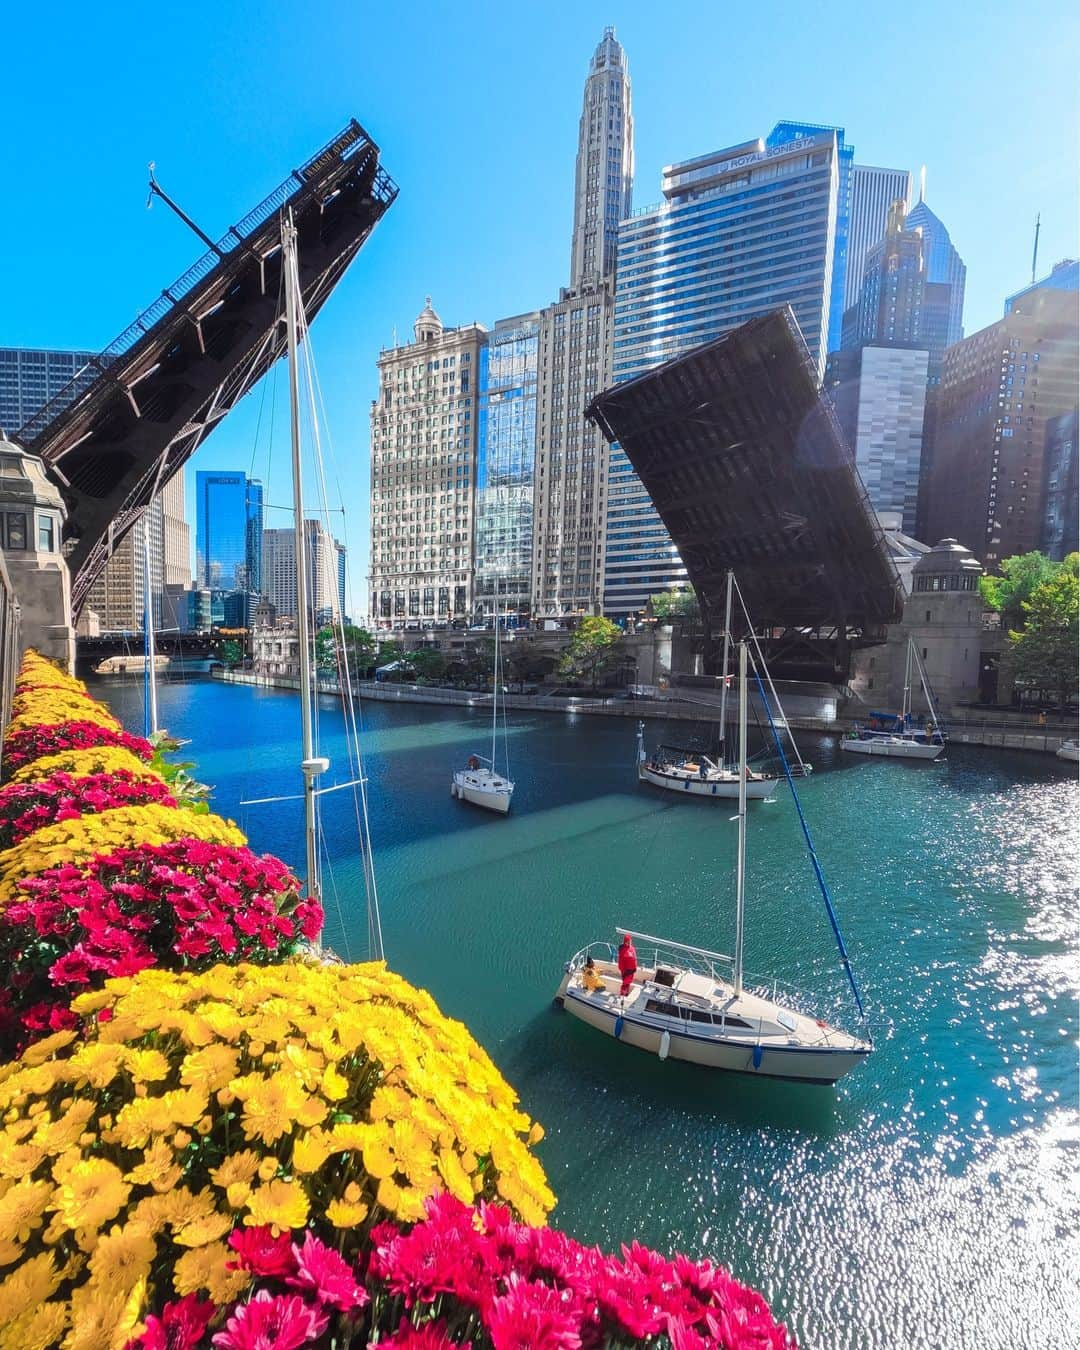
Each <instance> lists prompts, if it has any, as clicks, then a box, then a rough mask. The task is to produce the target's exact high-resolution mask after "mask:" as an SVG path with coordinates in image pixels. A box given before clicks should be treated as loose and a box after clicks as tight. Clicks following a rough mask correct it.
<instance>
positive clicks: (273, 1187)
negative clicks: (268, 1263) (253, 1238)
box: [244, 1181, 309, 1229]
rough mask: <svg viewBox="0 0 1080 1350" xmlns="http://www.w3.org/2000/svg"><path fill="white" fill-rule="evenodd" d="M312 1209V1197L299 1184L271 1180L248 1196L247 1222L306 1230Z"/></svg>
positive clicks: (278, 1227)
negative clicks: (310, 1208)
mask: <svg viewBox="0 0 1080 1350" xmlns="http://www.w3.org/2000/svg"><path fill="white" fill-rule="evenodd" d="M308 1209H309V1206H308V1198H307V1196H306V1194H305V1193H304V1189H303V1187H302V1186H300V1185H299V1184H298V1183H297V1182H295V1181H271V1182H268V1183H267V1184H266V1185H265V1186H260V1187H259V1188H258V1189H257V1190H255V1191H253V1192H252V1193H251V1195H250V1196H249V1197H248V1213H247V1214H246V1215H245V1216H244V1223H245V1224H249V1225H253V1226H261V1225H262V1224H270V1225H271V1226H272V1227H274V1228H276V1229H280V1228H302V1227H303V1226H304V1224H305V1223H307V1217H308Z"/></svg>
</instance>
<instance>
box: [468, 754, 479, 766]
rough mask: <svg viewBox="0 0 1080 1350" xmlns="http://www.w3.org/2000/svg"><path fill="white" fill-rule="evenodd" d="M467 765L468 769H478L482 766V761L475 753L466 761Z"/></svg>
mask: <svg viewBox="0 0 1080 1350" xmlns="http://www.w3.org/2000/svg"><path fill="white" fill-rule="evenodd" d="M465 767H466V768H467V769H478V768H479V767H480V761H479V760H478V759H477V758H476V756H475V755H470V756H469V758H468V760H467V761H466V763H465Z"/></svg>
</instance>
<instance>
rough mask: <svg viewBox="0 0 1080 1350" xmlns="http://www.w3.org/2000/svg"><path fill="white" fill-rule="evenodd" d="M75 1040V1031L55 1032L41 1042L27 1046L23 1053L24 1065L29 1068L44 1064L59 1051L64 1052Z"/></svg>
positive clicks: (44, 1037)
mask: <svg viewBox="0 0 1080 1350" xmlns="http://www.w3.org/2000/svg"><path fill="white" fill-rule="evenodd" d="M73 1040H75V1033H74V1031H54V1032H53V1034H52V1035H51V1036H43V1037H42V1038H41V1040H40V1041H35V1042H34V1044H33V1045H30V1046H27V1048H26V1049H25V1050H24V1051H23V1053H22V1063H23V1064H25V1065H28V1066H31V1067H32V1066H35V1065H38V1064H44V1063H45V1061H46V1060H47V1059H50V1058H51V1057H52V1056H53V1055H54V1054H56V1052H57V1050H63V1048H64V1047H65V1046H66V1045H70V1044H71V1042H72V1041H73Z"/></svg>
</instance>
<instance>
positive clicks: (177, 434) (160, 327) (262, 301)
mask: <svg viewBox="0 0 1080 1350" xmlns="http://www.w3.org/2000/svg"><path fill="white" fill-rule="evenodd" d="M397 191H398V189H397V186H396V185H395V184H394V182H393V180H392V179H391V178H389V177H388V175H387V174H386V173H385V171H384V170H383V169H382V168H381V167H380V165H379V147H378V146H377V145H376V144H375V143H374V141H372V140H371V138H370V137H369V136H368V135H367V133H366V132H365V131H364V129H363V128H362V127H361V126H360V124H359V123H358V122H356V121H352V122H350V123H349V125H348V126H347V127H346V128H345V130H344V131H342V132H341V134H340V135H339V136H336V137H335V138H334V139H333V140H332V141H331V142H330V143H329V144H328V145H326V146H325V147H324V148H323V149H322V150H320V151H319V152H318V154H316V155H313V156H312V158H311V159H309V160H308V161H307V162H306V163H305V164H303V165H301V167H300V168H299V169H297V170H296V171H295V172H294V173H291V174H290V175H289V177H288V178H287V179H286V180H285V181H284V182H283V183H282V184H281V185H280V186H279V187H277V188H276V189H275V190H274V191H273V192H272V193H271V194H270V196H269V197H267V198H266V200H265V201H263V202H261V203H260V204H259V205H258V206H257V207H255V209H254V210H253V211H251V212H249V213H248V215H246V216H244V218H243V219H242V220H240V221H238V222H237V224H235V225H233V226H232V227H231V228H230V229H229V230H228V231H227V232H226V234H225V235H224V236H223V237H222V238H221V239H219V240H218V242H217V243H216V244H215V245H214V246H213V247H212V248H211V249H210V250H209V252H207V253H206V254H204V255H203V257H201V258H200V259H199V261H198V262H197V263H195V264H194V266H192V267H190V268H189V269H188V270H187V271H186V272H185V273H184V275H183V276H182V277H180V279H179V280H178V281H175V282H174V283H173V284H172V285H171V286H168V287H166V289H165V290H164V291H162V293H161V296H160V297H159V299H157V300H156V301H155V302H154V304H152V305H151V306H150V308H149V309H147V310H146V311H145V312H144V313H143V314H141V315H140V316H139V318H137V319H136V320H135V322H134V323H133V324H132V325H131V326H130V327H129V328H127V329H125V330H124V332H123V333H121V334H120V336H119V337H118V338H116V339H115V341H113V342H111V343H110V344H109V345H108V346H107V347H106V348H105V350H104V351H103V352H102V353H101V354H100V355H99V356H98V357H97V358H96V359H95V360H94V361H92V362H91V363H90V366H91V369H95V368H96V371H97V376H96V378H95V379H94V380H93V382H92V383H90V384H89V385H87V375H86V371H85V370H84V371H82V372H80V374H79V375H78V376H77V377H76V379H75V380H73V381H72V382H71V384H69V385H68V386H67V388H65V389H64V390H62V391H61V392H60V393H59V394H57V395H56V397H55V398H53V399H51V400H50V402H49V403H47V404H46V405H45V407H44V408H42V409H41V411H40V412H39V413H38V414H37V415H36V416H35V417H34V418H32V419H31V421H29V422H28V423H27V424H26V425H25V426H24V427H22V428H21V429H20V431H19V432H18V435H17V439H18V440H19V441H20V442H21V443H22V444H23V445H24V446H25V447H26V448H27V449H28V450H31V451H32V452H33V453H34V454H37V455H40V456H41V458H42V459H43V460H44V462H45V464H46V466H47V468H48V470H49V472H50V474H51V476H52V477H53V478H54V479H55V480H56V482H57V483H58V484H59V485H60V488H61V490H62V492H63V494H64V499H65V501H66V503H67V506H68V512H69V515H68V522H67V526H66V528H65V540H66V543H67V548H66V552H67V553H68V562H69V564H70V567H71V575H72V587H71V597H72V609H73V610H74V613H75V614H76V615H78V613H79V611H80V610H81V609H82V606H83V604H84V602H85V600H86V596H87V592H88V591H89V589H90V585H91V583H92V582H93V580H94V578H95V577H96V576H97V575H98V574H99V573H100V571H101V570H102V568H103V567H104V566H105V564H106V562H108V560H109V558H110V556H111V555H112V552H113V550H114V549H115V547H116V545H117V544H118V543H119V541H120V540H121V539H122V538H123V537H124V535H125V534H127V532H128V531H129V530H130V529H131V527H132V526H133V525H134V524H135V522H136V521H137V520H138V518H139V516H140V515H141V514H142V512H143V511H144V510H145V508H146V506H147V505H148V504H149V502H150V501H151V499H152V498H153V496H154V493H155V490H156V489H159V488H160V487H162V486H163V485H164V484H165V483H167V482H168V481H169V479H170V478H172V476H173V475H174V474H175V473H176V472H178V470H179V469H180V468H181V467H182V466H183V464H184V462H185V461H186V460H187V459H189V458H190V456H191V455H192V454H193V453H194V452H195V450H196V449H197V448H198V447H199V445H200V444H201V443H202V441H203V440H204V439H205V437H206V436H207V435H208V434H209V433H210V432H211V431H212V430H213V429H214V427H215V426H216V425H217V424H218V422H220V421H221V419H222V418H223V417H224V416H225V414H226V413H227V412H229V411H230V409H232V408H233V407H234V406H235V405H236V403H237V402H238V401H239V400H240V399H241V398H242V397H243V396H244V394H246V393H247V392H248V391H249V390H250V389H251V388H252V387H253V386H254V385H255V383H256V382H257V381H258V380H259V379H260V378H261V376H262V375H263V374H265V372H266V371H267V370H269V368H270V367H271V366H272V365H273V363H274V361H276V360H277V358H278V357H279V356H280V355H282V353H283V352H284V350H285V343H286V338H285V325H284V299H283V290H282V284H281V283H282V277H281V226H280V222H281V217H282V214H283V213H284V212H285V211H288V210H291V211H292V213H293V219H294V221H295V223H296V228H297V235H298V245H299V248H298V252H299V264H300V283H301V287H302V289H303V295H304V306H305V309H306V312H307V315H308V318H309V319H310V318H313V317H314V315H315V314H316V313H318V311H319V310H320V309H321V308H322V306H323V304H324V303H325V302H326V299H327V297H328V296H329V294H330V292H331V291H332V290H333V288H334V286H335V285H336V284H337V282H338V281H339V280H340V278H341V276H342V274H343V273H344V271H345V269H346V268H347V267H348V265H349V263H350V262H352V260H353V258H354V257H355V256H356V254H357V253H358V252H359V250H360V248H361V246H362V245H363V243H364V241H365V240H366V239H367V237H368V236H369V235H370V233H371V231H372V230H373V229H374V227H375V225H376V224H377V222H378V221H379V219H380V218H381V216H382V215H383V213H384V212H385V211H386V210H387V208H388V207H389V206H390V204H391V203H392V202H393V200H394V198H395V197H396V196H397Z"/></svg>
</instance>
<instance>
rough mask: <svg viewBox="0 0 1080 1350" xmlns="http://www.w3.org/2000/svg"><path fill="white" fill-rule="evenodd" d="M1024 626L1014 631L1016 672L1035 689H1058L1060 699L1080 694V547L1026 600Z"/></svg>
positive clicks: (1016, 675)
mask: <svg viewBox="0 0 1080 1350" xmlns="http://www.w3.org/2000/svg"><path fill="white" fill-rule="evenodd" d="M1023 610H1024V619H1025V623H1024V629H1023V631H1022V632H1014V631H1010V633H1009V642H1010V644H1011V648H1012V651H1011V656H1012V666H1013V673H1014V677H1015V679H1016V680H1017V681H1019V682H1020V683H1022V684H1025V685H1027V686H1028V687H1029V688H1031V689H1046V690H1053V691H1054V693H1055V695H1056V696H1057V698H1058V700H1059V702H1061V703H1068V702H1070V701H1071V700H1073V699H1075V698H1076V696H1077V684H1078V681H1077V650H1078V646H1080V553H1070V554H1069V556H1068V557H1067V558H1066V559H1065V561H1064V562H1062V563H1059V564H1055V572H1054V574H1053V575H1052V576H1051V577H1050V578H1049V580H1047V581H1044V582H1043V583H1042V584H1041V585H1039V586H1037V587H1036V588H1035V590H1034V591H1033V592H1032V594H1031V598H1030V600H1025V601H1024V602H1023Z"/></svg>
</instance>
